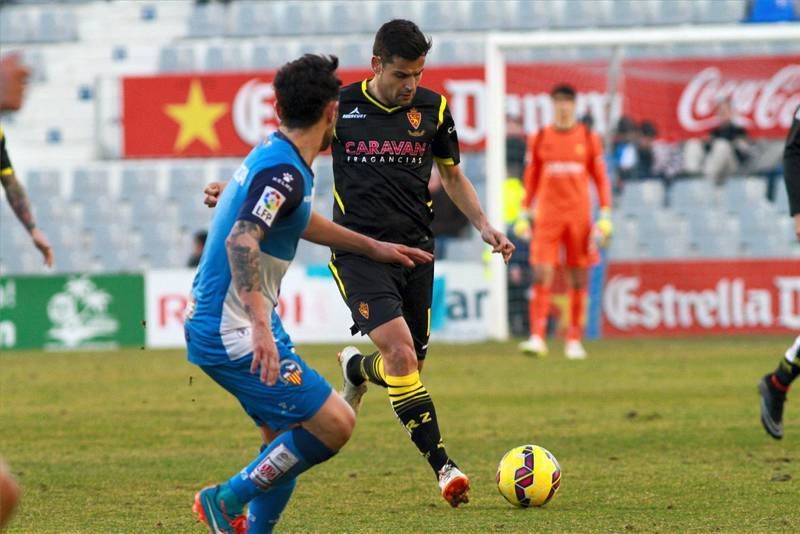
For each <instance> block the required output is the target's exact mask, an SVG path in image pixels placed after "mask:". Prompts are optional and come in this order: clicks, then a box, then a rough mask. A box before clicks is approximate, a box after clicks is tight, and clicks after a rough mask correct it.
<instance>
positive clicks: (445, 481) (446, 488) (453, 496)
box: [439, 462, 469, 508]
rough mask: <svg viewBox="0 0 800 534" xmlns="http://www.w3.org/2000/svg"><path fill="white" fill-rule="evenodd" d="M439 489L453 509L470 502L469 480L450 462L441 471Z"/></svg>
mask: <svg viewBox="0 0 800 534" xmlns="http://www.w3.org/2000/svg"><path fill="white" fill-rule="evenodd" d="M439 489H441V490H442V497H444V500H446V501H447V502H448V503H450V506H452V507H453V508H455V507H457V506H458V505H459V504H461V503H468V502H469V478H468V477H467V475H465V474H464V473H462V472H461V470H460V469H459V468H458V467H456V466H455V465H453V464H451V463H450V462H448V463H446V464H444V467H442V468H441V469H440V470H439Z"/></svg>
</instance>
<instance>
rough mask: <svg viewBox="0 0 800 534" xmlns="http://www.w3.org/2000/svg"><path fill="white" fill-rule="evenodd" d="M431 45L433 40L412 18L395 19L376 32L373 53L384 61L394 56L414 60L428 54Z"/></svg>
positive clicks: (388, 60)
mask: <svg viewBox="0 0 800 534" xmlns="http://www.w3.org/2000/svg"><path fill="white" fill-rule="evenodd" d="M431 46H433V40H431V38H430V37H425V34H423V33H422V30H420V29H419V26H417V25H416V24H414V23H413V22H411V21H410V20H403V19H394V20H390V21H389V22H387V23H386V24H384V25H383V26H381V27H380V29H379V30H378V33H376V34H375V43H374V44H373V45H372V55H373V56H378V57H379V58H381V61H382V62H384V63H387V62H390V61H391V60H392V58H393V57H394V56H398V57H401V58H403V59H408V60H410V61H414V60H415V59H419V58H420V57H422V56H426V55H428V51H429V50H430V49H431Z"/></svg>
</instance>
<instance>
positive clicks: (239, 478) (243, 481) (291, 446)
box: [228, 427, 336, 504]
mask: <svg viewBox="0 0 800 534" xmlns="http://www.w3.org/2000/svg"><path fill="white" fill-rule="evenodd" d="M335 453H336V452H335V451H332V450H330V449H329V448H328V447H326V446H325V444H324V443H322V442H321V441H320V440H318V439H317V438H316V437H314V436H313V435H312V434H311V433H310V432H309V431H308V430H306V429H305V428H303V427H297V428H294V429H292V430H291V431H288V432H284V433H283V434H281V435H280V436H278V437H277V438H275V439H274V440H272V442H271V443H270V444H269V446H268V447H267V448H266V449H265V450H264V452H262V453H261V454H259V455H258V458H256V459H255V460H253V461H252V462H251V463H250V465H248V466H247V467H245V468H244V469H242V470H241V472H239V473H238V474H236V475H234V476H233V477H232V478H231V479H230V480H229V481H228V487H229V488H230V490H231V491H232V492H233V493H234V495H236V498H237V499H238V500H239V502H240V503H242V504H246V503H249V502H250V501H252V500H253V499H254V498H255V497H256V496H257V495H259V494H260V493H263V492H265V491H267V490H269V489H271V488H272V487H274V486H276V485H278V484H281V483H283V482H284V481H286V480H290V479H292V478H294V477H296V476H297V475H299V474H300V473H302V472H303V471H306V470H307V469H310V468H311V467H312V466H314V465H317V464H319V463H322V462H324V461H325V460H327V459H328V458H330V457H331V456H333V455H334V454H335Z"/></svg>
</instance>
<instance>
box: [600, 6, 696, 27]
mask: <svg viewBox="0 0 800 534" xmlns="http://www.w3.org/2000/svg"><path fill="white" fill-rule="evenodd" d="M695 2H696V0H655V1H652V0H651V1H650V2H648V3H647V6H646V7H647V8H648V11H649V13H647V17H648V20H647V22H648V23H650V24H655V25H659V26H664V25H669V24H687V23H690V22H691V21H692V18H693V16H694V13H693V10H692V6H693V4H695ZM615 3H616V2H615ZM640 22H641V23H645V21H644V20H642V21H640Z"/></svg>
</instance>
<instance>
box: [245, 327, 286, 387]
mask: <svg viewBox="0 0 800 534" xmlns="http://www.w3.org/2000/svg"><path fill="white" fill-rule="evenodd" d="M252 335H253V362H252V363H251V364H250V372H251V373H253V374H256V373H257V372H258V373H259V379H260V380H261V381H262V382H263V383H265V384H266V385H268V386H271V385H273V384H274V383H275V381H276V380H277V379H278V367H279V365H280V364H279V363H278V348H277V347H276V346H275V340H274V339H273V338H272V332H270V330H269V326H268V325H265V326H256V327H254V328H253V334H252ZM259 368H260V372H259Z"/></svg>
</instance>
